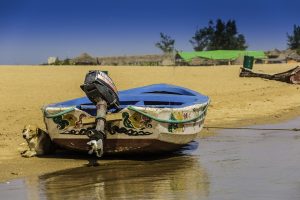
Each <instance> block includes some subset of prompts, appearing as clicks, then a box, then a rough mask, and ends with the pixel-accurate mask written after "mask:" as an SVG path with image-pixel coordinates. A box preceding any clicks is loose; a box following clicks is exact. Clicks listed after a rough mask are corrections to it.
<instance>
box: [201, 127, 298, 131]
mask: <svg viewBox="0 0 300 200" xmlns="http://www.w3.org/2000/svg"><path fill="white" fill-rule="evenodd" d="M203 128H206V129H232V130H254V131H300V128H250V127H248V128H247V127H241V128H234V127H220V126H204V127H203Z"/></svg>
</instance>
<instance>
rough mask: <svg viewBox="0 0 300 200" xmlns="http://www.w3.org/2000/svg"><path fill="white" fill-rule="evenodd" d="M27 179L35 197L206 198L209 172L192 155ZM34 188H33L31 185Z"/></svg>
mask: <svg viewBox="0 0 300 200" xmlns="http://www.w3.org/2000/svg"><path fill="white" fill-rule="evenodd" d="M36 183H37V186H34V185H33V184H32V181H30V180H29V179H27V186H29V185H30V187H29V190H28V195H29V196H28V198H29V199H35V198H36V197H37V196H38V197H39V198H40V199H44V198H45V199H64V200H67V199H114V198H121V199H123V198H124V199H133V198H136V199H206V198H207V197H208V193H209V181H208V176H207V174H206V172H205V170H204V169H203V168H201V166H200V164H199V160H198V159H197V158H196V157H193V156H175V157H168V158H162V159H156V160H147V161H128V160H122V161H116V162H114V161H113V162H111V163H109V164H102V165H100V166H99V167H81V168H75V169H70V170H64V171H60V172H56V173H51V174H47V175H43V176H40V177H39V179H38V180H37V182H36ZM30 188H31V189H30Z"/></svg>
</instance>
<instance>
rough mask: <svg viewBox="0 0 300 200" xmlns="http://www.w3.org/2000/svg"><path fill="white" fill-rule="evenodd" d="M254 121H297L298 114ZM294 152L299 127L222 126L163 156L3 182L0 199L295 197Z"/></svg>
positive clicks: (299, 188) (298, 179) (299, 176)
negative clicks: (234, 127) (185, 146)
mask: <svg viewBox="0 0 300 200" xmlns="http://www.w3.org/2000/svg"><path fill="white" fill-rule="evenodd" d="M255 127H259V128H300V118H298V119H295V120H292V121H289V122H287V123H282V124H277V125H265V126H255ZM198 142H199V148H197V145H198ZM299 155H300V132H288V131H251V130H234V131H233V130H226V131H221V132H220V133H219V134H217V135H216V136H213V137H209V138H206V139H200V140H199V141H197V142H193V143H191V144H190V145H189V146H188V147H187V148H185V149H182V150H181V151H180V152H178V153H176V154H172V155H168V156H164V157H146V156H145V157H143V158H141V157H140V158H134V160H131V159H129V158H128V157H127V158H122V159H121V160H117V161H116V160H114V162H108V163H107V164H101V162H100V166H99V167H81V168H76V169H70V170H65V171H60V172H56V173H51V174H46V175H43V176H39V177H28V178H26V179H20V180H13V181H11V182H9V183H3V184H0V199H65V200H67V199H134V198H135V199H212V200H214V199H218V200H219V199H222V200H226V199H228V200H229V199H230V200H231V199H259V200H261V199H272V200H274V199H300V172H299V169H300V156H299Z"/></svg>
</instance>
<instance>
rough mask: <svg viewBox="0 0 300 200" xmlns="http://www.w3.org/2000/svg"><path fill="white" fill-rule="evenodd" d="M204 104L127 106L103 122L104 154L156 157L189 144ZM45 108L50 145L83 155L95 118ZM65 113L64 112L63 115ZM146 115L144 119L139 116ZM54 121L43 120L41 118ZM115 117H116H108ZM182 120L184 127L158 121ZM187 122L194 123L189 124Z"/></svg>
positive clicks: (77, 111) (199, 125) (202, 116)
mask: <svg viewBox="0 0 300 200" xmlns="http://www.w3.org/2000/svg"><path fill="white" fill-rule="evenodd" d="M208 103H209V100H208V101H205V102H202V103H201V102H200V103H199V102H197V103H196V104H190V105H188V106H181V107H169V108H168V107H148V106H130V107H132V108H134V110H132V109H129V107H125V108H123V109H122V110H120V111H119V112H118V113H117V115H118V116H119V117H117V118H116V119H111V120H108V121H107V124H106V128H105V133H106V139H105V141H104V153H105V154H120V153H134V154H137V153H160V152H168V151H174V150H176V149H178V148H180V147H182V146H184V145H186V144H188V143H189V142H191V141H193V140H194V139H195V138H196V137H197V134H198V133H199V132H200V131H201V129H202V127H203V123H204V119H205V116H206V111H207V107H208ZM69 109H70V106H65V105H64V104H63V105H60V106H57V105H56V104H55V105H49V106H46V107H45V108H44V121H45V124H46V128H47V132H48V133H49V135H50V138H51V139H52V141H53V142H54V143H56V144H57V145H59V146H61V147H62V148H66V149H70V150H75V151H83V152H87V151H88V149H89V146H88V145H87V142H88V141H89V138H88V137H87V136H86V135H85V133H86V131H87V130H88V129H93V128H95V123H94V122H95V116H93V115H92V114H91V112H88V111H87V110H84V109H79V108H78V107H76V108H74V109H73V110H71V111H68V110H69ZM66 111H68V112H66ZM139 112H141V113H146V114H148V115H149V116H152V117H153V118H151V117H147V116H145V115H143V114H141V113H139ZM45 113H47V114H48V115H49V114H50V115H53V114H54V115H55V114H56V113H64V114H62V115H59V116H57V117H47V115H46V114H45ZM110 115H116V113H112V114H108V116H110ZM155 119H160V120H166V121H167V120H170V119H171V120H179V121H182V120H186V121H188V122H186V123H177V124H176V123H167V122H165V121H160V120H155ZM189 119H195V120H192V121H189Z"/></svg>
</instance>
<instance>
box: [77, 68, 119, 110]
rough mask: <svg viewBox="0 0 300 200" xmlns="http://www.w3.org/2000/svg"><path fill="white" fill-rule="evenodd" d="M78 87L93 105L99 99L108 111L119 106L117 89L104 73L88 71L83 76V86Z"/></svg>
mask: <svg viewBox="0 0 300 200" xmlns="http://www.w3.org/2000/svg"><path fill="white" fill-rule="evenodd" d="M80 87H81V89H82V90H83V91H84V92H85V94H86V96H87V97H88V98H89V99H90V100H91V101H92V102H93V103H94V104H95V105H96V104H97V102H98V101H99V99H101V98H102V99H104V100H105V101H106V102H107V105H108V108H109V109H110V108H118V107H119V105H120V103H119V97H118V91H117V88H116V86H115V84H114V82H113V81H112V79H111V78H110V77H109V76H108V75H107V74H106V73H104V72H101V71H99V70H91V71H89V72H88V73H87V74H86V76H85V80H84V84H82V85H81V86H80Z"/></svg>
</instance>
